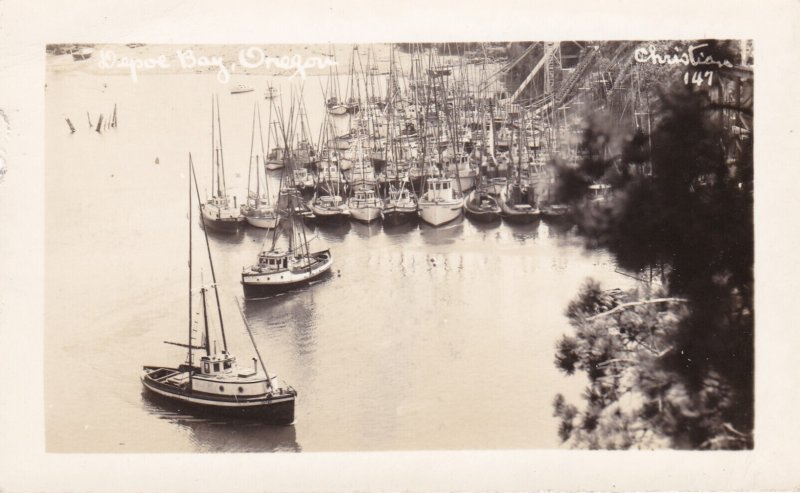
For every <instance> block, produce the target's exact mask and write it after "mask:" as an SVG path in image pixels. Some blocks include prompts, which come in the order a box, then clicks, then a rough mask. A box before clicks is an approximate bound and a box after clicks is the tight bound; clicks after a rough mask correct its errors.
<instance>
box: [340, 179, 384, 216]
mask: <svg viewBox="0 0 800 493" xmlns="http://www.w3.org/2000/svg"><path fill="white" fill-rule="evenodd" d="M347 208H348V209H350V216H351V217H352V218H353V219H355V220H356V221H361V222H365V223H369V222H372V221H374V220H376V219H380V217H381V212H382V211H383V200H382V199H381V198H380V197H378V194H377V193H375V189H374V188H372V187H369V186H361V187H356V188H355V189H354V190H353V196H352V197H350V199H349V200H348V201H347Z"/></svg>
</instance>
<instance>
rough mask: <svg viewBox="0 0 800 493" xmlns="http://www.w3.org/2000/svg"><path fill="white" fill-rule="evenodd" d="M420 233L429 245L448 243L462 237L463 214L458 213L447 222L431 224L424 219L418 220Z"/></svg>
mask: <svg viewBox="0 0 800 493" xmlns="http://www.w3.org/2000/svg"><path fill="white" fill-rule="evenodd" d="M419 229H420V235H421V237H422V239H423V241H424V242H425V243H426V244H429V245H449V244H452V243H455V242H456V241H458V240H460V239H462V238H463V233H464V216H463V214H462V215H459V216H458V217H456V218H455V219H453V220H452V221H451V222H449V223H448V224H444V225H442V226H431V225H430V224H428V223H426V222H425V221H420V224H419Z"/></svg>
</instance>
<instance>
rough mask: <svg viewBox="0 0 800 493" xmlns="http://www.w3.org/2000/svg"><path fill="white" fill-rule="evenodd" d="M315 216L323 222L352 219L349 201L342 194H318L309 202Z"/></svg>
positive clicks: (338, 221) (338, 222) (340, 221)
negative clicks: (348, 205)
mask: <svg viewBox="0 0 800 493" xmlns="http://www.w3.org/2000/svg"><path fill="white" fill-rule="evenodd" d="M308 207H309V208H310V209H311V212H313V213H314V218H315V219H316V220H317V221H318V222H321V223H337V224H341V223H342V222H344V221H347V220H348V219H350V209H349V208H348V207H347V201H345V199H343V198H342V196H341V195H317V194H315V195H314V197H312V198H311V200H310V201H309V202H308Z"/></svg>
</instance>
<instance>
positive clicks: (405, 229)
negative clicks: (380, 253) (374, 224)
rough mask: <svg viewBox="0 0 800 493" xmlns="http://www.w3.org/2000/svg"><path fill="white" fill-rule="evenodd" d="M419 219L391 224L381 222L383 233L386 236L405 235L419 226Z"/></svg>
mask: <svg viewBox="0 0 800 493" xmlns="http://www.w3.org/2000/svg"><path fill="white" fill-rule="evenodd" d="M421 222H422V221H420V220H419V219H417V218H414V219H410V220H409V221H408V222H405V223H401V224H393V225H390V224H388V223H385V222H384V223H383V233H384V234H385V235H387V236H394V237H400V236H403V235H407V234H408V233H411V232H412V231H416V230H417V229H418V228H419V227H420V226H419V225H420V223H421Z"/></svg>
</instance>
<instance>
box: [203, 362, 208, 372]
mask: <svg viewBox="0 0 800 493" xmlns="http://www.w3.org/2000/svg"><path fill="white" fill-rule="evenodd" d="M203 373H208V361H206V362H205V363H203Z"/></svg>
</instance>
